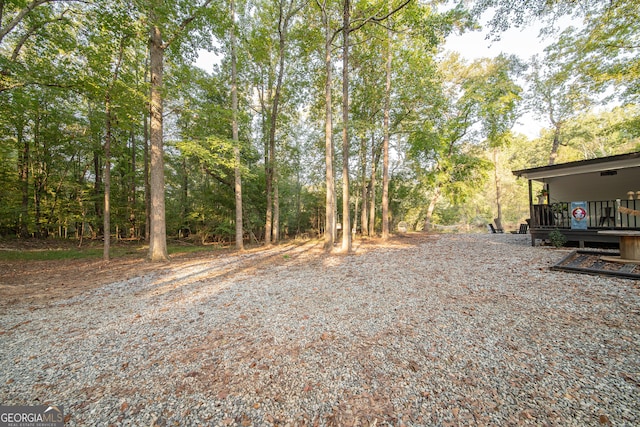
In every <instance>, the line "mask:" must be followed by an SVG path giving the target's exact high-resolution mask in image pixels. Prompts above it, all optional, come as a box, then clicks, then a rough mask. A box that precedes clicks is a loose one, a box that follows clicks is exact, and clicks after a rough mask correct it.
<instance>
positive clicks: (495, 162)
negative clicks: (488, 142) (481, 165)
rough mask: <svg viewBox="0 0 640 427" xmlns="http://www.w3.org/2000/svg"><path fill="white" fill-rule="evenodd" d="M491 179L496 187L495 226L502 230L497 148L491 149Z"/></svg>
mask: <svg viewBox="0 0 640 427" xmlns="http://www.w3.org/2000/svg"><path fill="white" fill-rule="evenodd" d="M493 179H494V181H495V185H496V206H497V208H498V216H497V219H496V225H497V226H499V227H500V228H502V225H501V224H502V203H501V198H502V188H501V186H500V180H499V179H498V148H497V147H494V149H493Z"/></svg>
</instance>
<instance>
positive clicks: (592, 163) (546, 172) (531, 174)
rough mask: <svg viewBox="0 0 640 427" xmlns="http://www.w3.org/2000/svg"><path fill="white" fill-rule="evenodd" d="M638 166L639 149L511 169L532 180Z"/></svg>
mask: <svg viewBox="0 0 640 427" xmlns="http://www.w3.org/2000/svg"><path fill="white" fill-rule="evenodd" d="M633 167H640V151H638V152H634V153H628V154H619V155H616V156H609V157H600V158H597V159H589V160H579V161H576V162H569V163H560V164H557V165H550V166H540V167H537V168H531V169H521V170H517V171H513V174H514V175H515V176H517V177H524V178H527V179H532V180H541V179H545V178H554V177H558V176H567V175H578V174H583V173H592V172H603V171H608V170H618V169H625V168H633Z"/></svg>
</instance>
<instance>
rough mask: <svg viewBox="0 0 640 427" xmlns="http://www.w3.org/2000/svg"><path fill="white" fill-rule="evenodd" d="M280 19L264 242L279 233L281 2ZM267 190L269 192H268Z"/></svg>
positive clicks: (283, 26) (284, 21)
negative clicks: (278, 124)
mask: <svg viewBox="0 0 640 427" xmlns="http://www.w3.org/2000/svg"><path fill="white" fill-rule="evenodd" d="M279 16H280V19H279V21H278V38H279V41H278V75H277V78H276V90H275V94H274V96H273V104H272V107H271V123H270V125H271V128H270V129H269V171H270V174H269V175H270V176H268V177H267V179H268V181H269V182H268V184H270V185H268V193H267V203H269V199H270V197H272V199H271V203H273V204H274V207H273V210H274V212H273V218H272V221H268V222H271V224H267V226H266V227H265V228H266V230H265V243H267V244H268V243H277V242H278V235H279V234H280V209H279V200H278V191H277V188H276V187H277V185H278V178H277V174H278V171H277V167H276V128H277V123H278V107H279V104H280V96H281V93H282V82H283V80H284V65H285V53H286V51H285V48H286V41H287V30H288V26H289V16H288V15H286V16H285V12H284V10H283V8H282V2H280V15H279ZM269 192H270V193H271V194H269ZM269 210H270V206H267V212H269ZM268 233H272V240H271V241H269V242H267V241H266V234H268Z"/></svg>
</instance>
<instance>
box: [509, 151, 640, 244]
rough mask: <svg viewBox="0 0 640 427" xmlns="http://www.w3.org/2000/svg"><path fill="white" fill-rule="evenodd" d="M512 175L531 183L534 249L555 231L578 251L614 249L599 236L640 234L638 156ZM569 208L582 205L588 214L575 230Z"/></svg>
mask: <svg viewBox="0 0 640 427" xmlns="http://www.w3.org/2000/svg"><path fill="white" fill-rule="evenodd" d="M513 173H514V175H516V176H518V177H523V178H526V179H528V180H529V211H530V217H529V220H528V222H529V229H530V233H531V244H532V245H536V242H537V241H538V240H547V239H548V238H549V233H550V232H551V231H553V230H555V229H558V230H560V231H561V232H562V234H564V235H565V237H566V238H567V241H569V242H574V243H577V244H578V245H579V246H580V247H583V246H585V245H591V246H598V245H599V244H602V243H607V244H617V243H618V241H619V239H618V237H616V236H613V235H607V234H606V233H605V234H602V233H598V232H599V231H602V230H640V152H635V153H629V154H622V155H618V156H610V157H603V158H599V159H591V160H583V161H577V162H570V163H563V164H558V165H552V166H542V167H538V168H531V169H523V170H518V171H514V172H513ZM534 182H537V183H541V184H542V186H540V185H539V184H534ZM534 186H535V187H536V188H538V187H541V189H540V190H539V191H537V192H536V191H534ZM534 193H535V194H534ZM572 202H583V203H584V204H583V206H584V207H585V210H586V216H585V217H584V218H583V219H581V220H580V226H579V227H577V226H576V222H575V221H573V223H572V212H571V206H572Z"/></svg>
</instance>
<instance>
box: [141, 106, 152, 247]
mask: <svg viewBox="0 0 640 427" xmlns="http://www.w3.org/2000/svg"><path fill="white" fill-rule="evenodd" d="M149 117H150V113H145V114H144V131H143V133H144V152H143V153H142V157H143V159H142V161H143V163H144V168H143V169H144V171H143V173H144V241H145V242H146V243H149V239H150V238H151V183H150V182H149Z"/></svg>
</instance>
